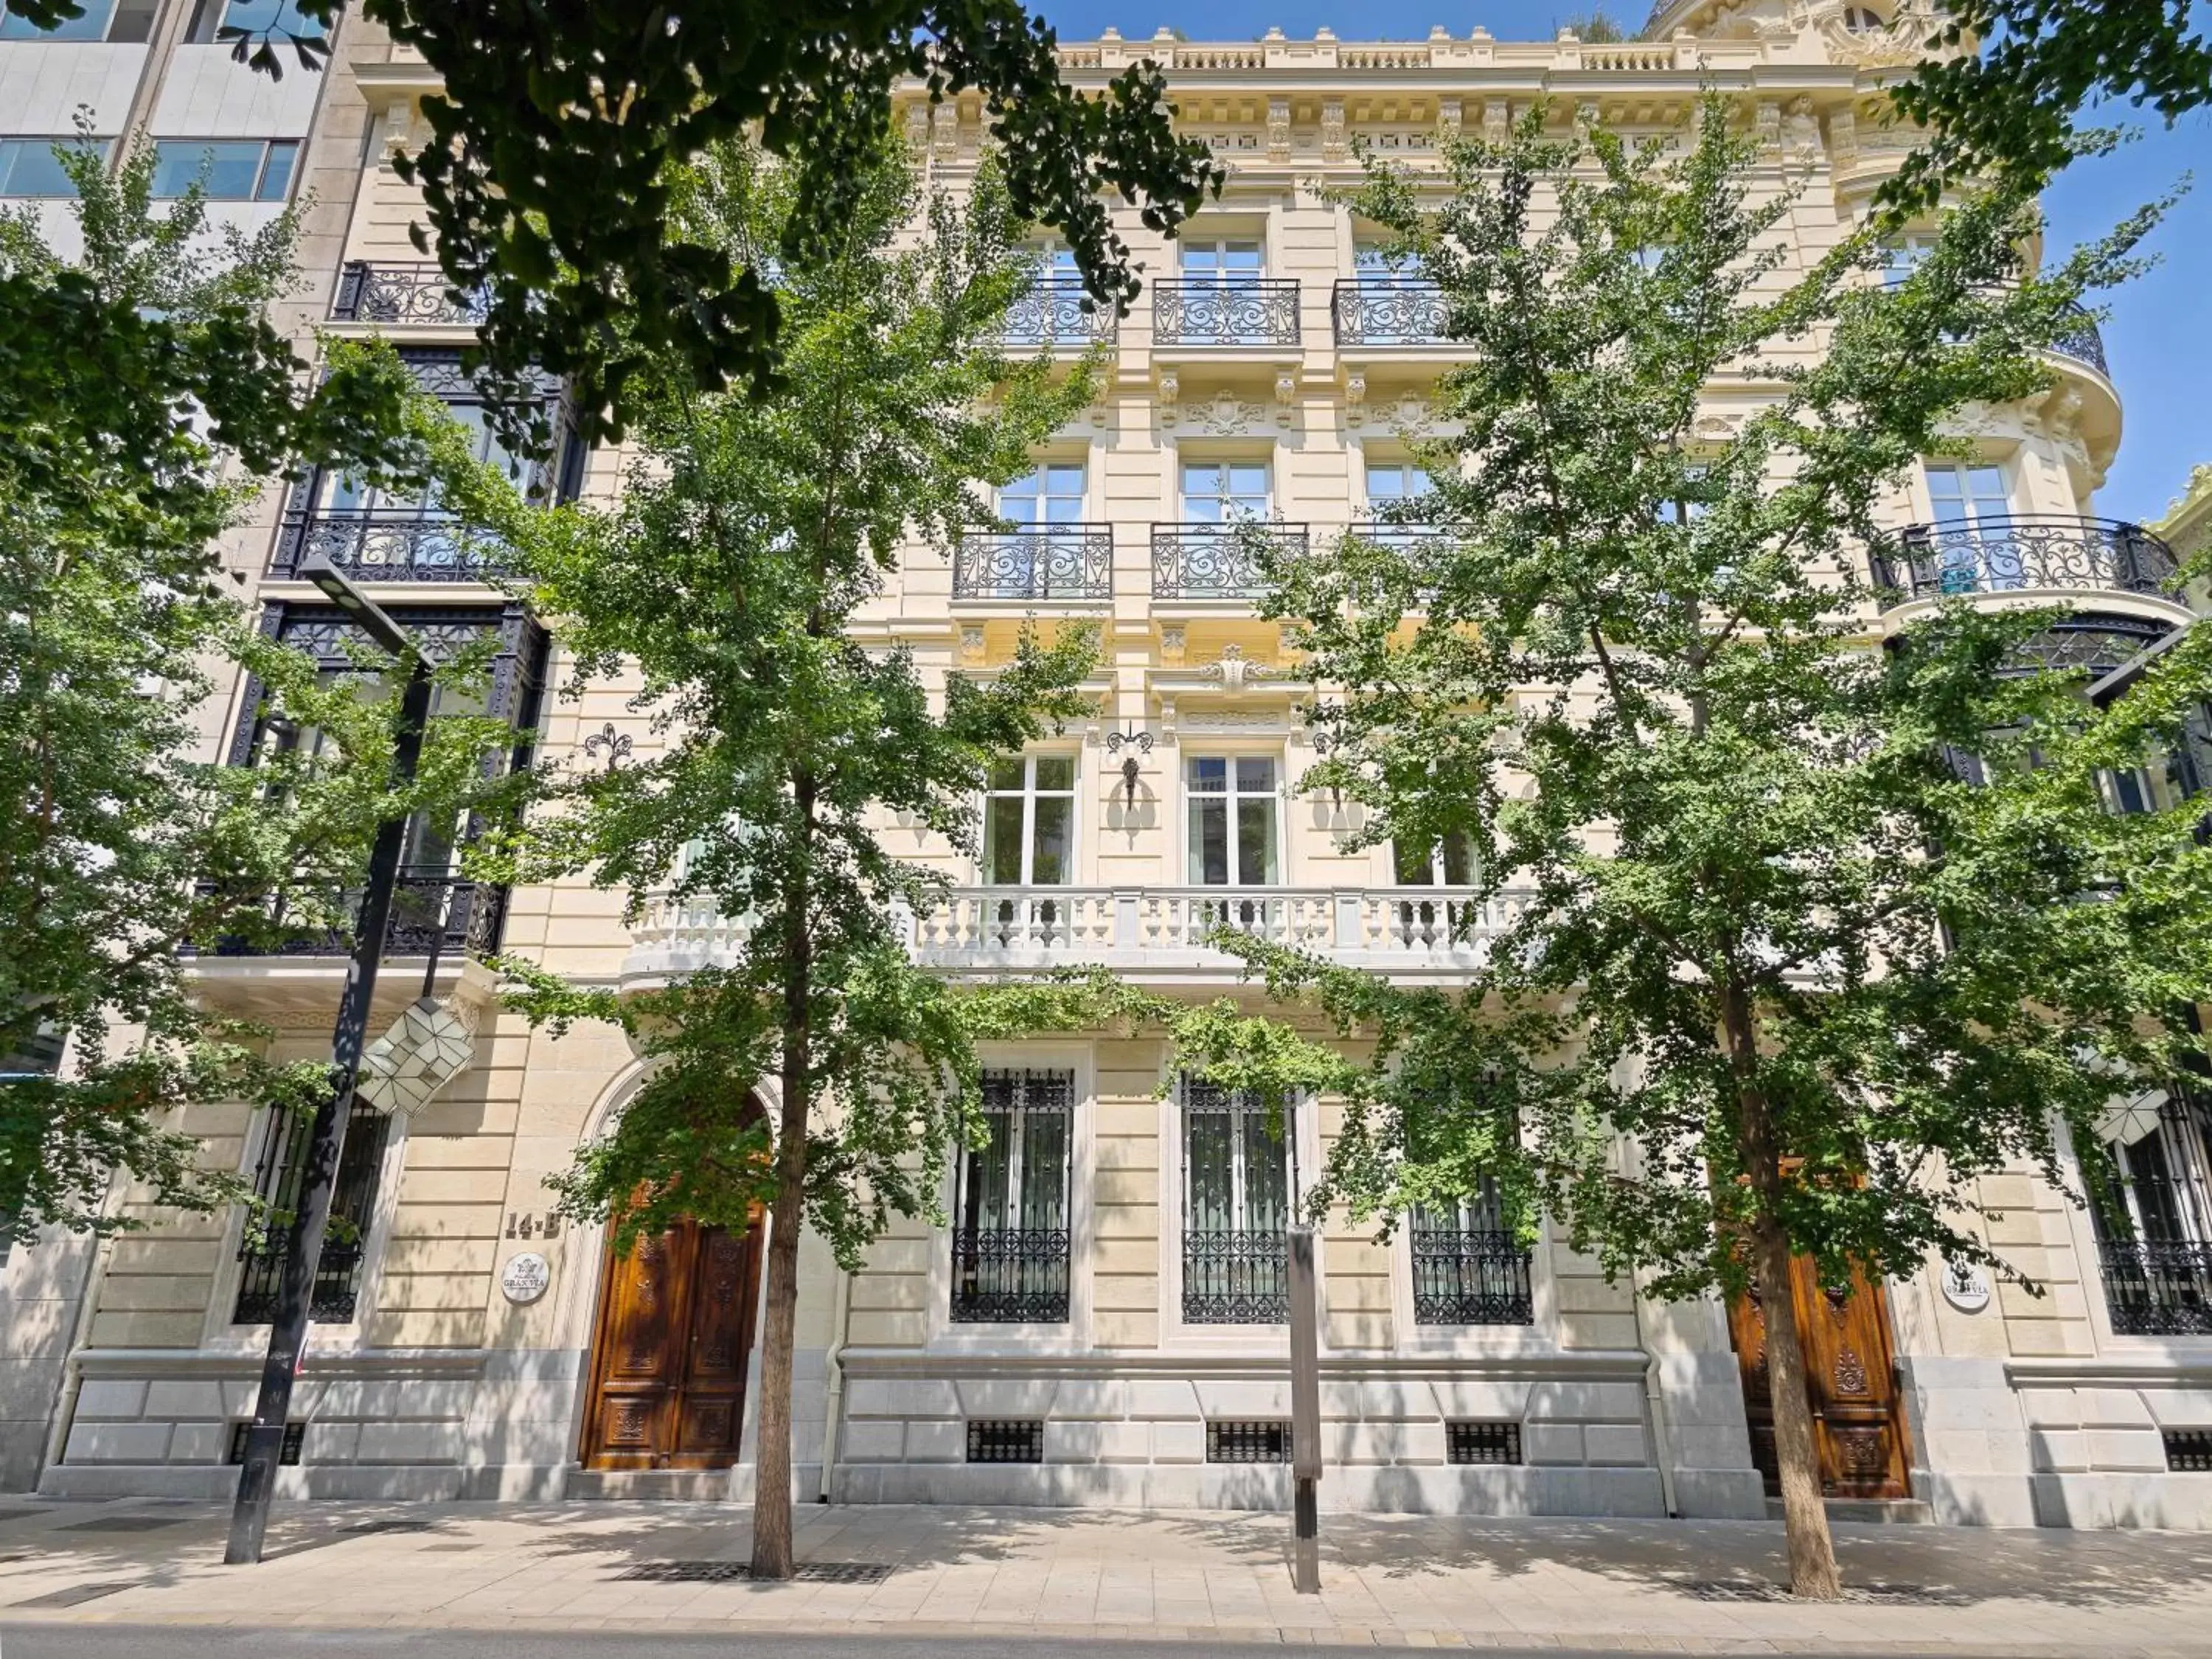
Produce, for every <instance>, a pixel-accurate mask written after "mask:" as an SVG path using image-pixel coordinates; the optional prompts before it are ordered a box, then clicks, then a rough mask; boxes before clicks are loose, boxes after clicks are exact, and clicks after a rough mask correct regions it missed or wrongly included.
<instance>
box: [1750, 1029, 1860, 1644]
mask: <svg viewBox="0 0 2212 1659" xmlns="http://www.w3.org/2000/svg"><path fill="white" fill-rule="evenodd" d="M1723 1006H1724V1008H1725V1010H1726V1014H1725V1018H1726V1021H1727V1024H1728V1036H1729V1054H1730V1059H1731V1060H1732V1061H1733V1062H1734V1065H1735V1072H1736V1076H1737V1079H1738V1086H1737V1091H1736V1102H1737V1109H1738V1112H1739V1114H1740V1121H1741V1125H1742V1129H1743V1157H1744V1162H1745V1164H1747V1166H1748V1167H1747V1169H1746V1170H1745V1171H1744V1174H1745V1175H1746V1176H1747V1177H1748V1179H1749V1180H1750V1182H1751V1190H1752V1198H1753V1212H1752V1221H1751V1266H1752V1272H1753V1275H1754V1276H1755V1277H1756V1279H1757V1280H1758V1284H1759V1291H1760V1303H1759V1310H1760V1312H1761V1313H1762V1314H1763V1315H1764V1316H1765V1324H1766V1383H1767V1393H1768V1395H1769V1397H1770V1399H1771V1402H1772V1405H1773V1407H1774V1461H1775V1462H1776V1464H1777V1466H1778V1468H1779V1471H1780V1473H1781V1476H1782V1528H1783V1533H1784V1537H1785V1539H1786V1540H1787V1541H1788V1545H1789V1550H1790V1591H1791V1593H1792V1594H1793V1595H1799V1596H1802V1597H1803V1598H1804V1599H1806V1600H1808V1601H1835V1600H1836V1599H1837V1598H1838V1596H1840V1595H1842V1594H1843V1580H1842V1577H1841V1575H1840V1574H1839V1573H1838V1571H1837V1569H1836V1542H1835V1539H1834V1538H1833V1537H1832V1535H1831V1534H1830V1533H1829V1531H1828V1509H1827V1504H1826V1503H1825V1502H1824V1501H1823V1499H1822V1498H1821V1496H1820V1449H1819V1447H1818V1446H1817V1445H1815V1444H1814V1439H1813V1404H1812V1400H1811V1398H1810V1396H1809V1395H1808V1393H1807V1391H1806V1387H1805V1347H1804V1343H1803V1341H1802V1339H1801V1337H1800V1335H1799V1334H1798V1330H1797V1297H1796V1285H1795V1281H1794V1280H1793V1279H1792V1277H1791V1273H1790V1239H1789V1236H1788V1235H1787V1234H1785V1233H1784V1231H1783V1230H1782V1178H1783V1177H1782V1149H1781V1148H1780V1147H1779V1146H1777V1145H1776V1144H1775V1140H1774V1124H1773V1121H1772V1119H1771V1118H1770V1117H1769V1116H1768V1115H1767V1110H1766V1096H1765V1092H1764V1091H1761V1090H1760V1089H1759V1087H1758V1086H1757V1084H1756V1081H1755V1073H1754V1072H1753V1064H1754V1062H1755V1060H1756V1053H1757V1051H1756V1046H1755V1045H1756V1037H1755V1036H1754V1033H1753V1029H1752V1023H1751V1011H1750V1007H1749V1005H1748V1004H1747V1001H1746V1000H1745V998H1744V996H1743V994H1742V992H1741V990H1740V989H1738V988H1737V987H1729V988H1728V989H1727V990H1726V991H1725V992H1724V994H1723Z"/></svg>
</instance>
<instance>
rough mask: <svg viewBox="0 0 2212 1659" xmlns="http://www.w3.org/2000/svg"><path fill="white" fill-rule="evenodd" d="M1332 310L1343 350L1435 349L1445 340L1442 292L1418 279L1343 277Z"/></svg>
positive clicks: (1339, 282) (1339, 342) (1412, 277)
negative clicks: (1364, 347) (1427, 346)
mask: <svg viewBox="0 0 2212 1659" xmlns="http://www.w3.org/2000/svg"><path fill="white" fill-rule="evenodd" d="M1328 310H1329V319H1330V322H1331V324H1332V325H1333V326H1334V329H1335V331H1336V343H1337V344H1339V345H1340V346H1346V345H1362V346H1415V345H1435V344H1437V343H1440V342H1441V341H1443V339H1444V337H1445V333H1444V323H1445V313H1444V296H1443V289H1439V288H1438V287H1437V285H1436V284H1435V283H1431V282H1427V281H1425V280H1423V279H1422V278H1420V277H1419V276H1340V277H1339V278H1338V279H1337V283H1336V290H1335V292H1334V294H1333V295H1331V296H1330V298H1329V307H1328Z"/></svg>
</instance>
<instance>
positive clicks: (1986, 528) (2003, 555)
mask: <svg viewBox="0 0 2212 1659" xmlns="http://www.w3.org/2000/svg"><path fill="white" fill-rule="evenodd" d="M1924 471H1925V475H1926V477H1927V480H1928V501H1929V507H1930V509H1931V510H1932V512H1933V514H1934V517H1935V520H1936V522H1935V526H1934V529H1933V542H1934V551H1935V552H1936V555H1937V557H1938V564H1939V568H1940V572H1941V574H1940V576H1939V580H1940V582H1941V585H1942V591H1943V592H1946V593H1972V592H1978V591H1981V590H1984V589H2002V588H2011V587H2020V586H2025V585H2026V582H2027V575H2026V573H2025V570H2024V568H2023V567H2022V564H2021V550H2020V548H2019V547H2018V545H2017V544H2015V543H2014V541H2013V540H2012V538H2011V537H2010V535H2009V534H2008V532H2007V530H2006V528H2005V526H2006V521H2007V520H2008V519H2009V518H2010V516H2011V513H2012V497H2011V494H2010V492H2009V491H2008V489H2006V488H2005V474H2004V468H2003V467H2002V466H1997V465H1990V464H1989V463H1986V462H1980V461H1929V462H1927V463H1926V464H1925V467H1924Z"/></svg>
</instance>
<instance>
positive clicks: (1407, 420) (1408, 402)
mask: <svg viewBox="0 0 2212 1659" xmlns="http://www.w3.org/2000/svg"><path fill="white" fill-rule="evenodd" d="M1390 412H1391V414H1392V416H1394V417H1395V418H1394V421H1393V424H1394V425H1395V427H1396V428H1397V429H1398V430H1399V431H1400V432H1401V433H1402V434H1403V435H1406V436H1407V437H1409V438H1425V437H1427V436H1429V435H1431V433H1433V432H1434V431H1435V430H1436V420H1435V411H1434V410H1431V408H1430V407H1429V404H1428V400H1427V399H1426V398H1417V397H1415V396H1414V395H1413V393H1412V392H1407V393H1406V395H1405V396H1403V397H1402V398H1399V399H1398V401H1397V402H1396V403H1395V404H1393V405H1392V406H1391V410H1390Z"/></svg>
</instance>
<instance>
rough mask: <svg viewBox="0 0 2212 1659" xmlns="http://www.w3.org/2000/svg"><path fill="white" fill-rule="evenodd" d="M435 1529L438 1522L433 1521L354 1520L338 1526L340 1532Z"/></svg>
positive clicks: (426, 1530) (428, 1530) (432, 1530)
mask: <svg viewBox="0 0 2212 1659" xmlns="http://www.w3.org/2000/svg"><path fill="white" fill-rule="evenodd" d="M437 1529H438V1523H437V1522H435V1521H356V1522H354V1523H353V1525H351V1526H349V1527H341V1528H338V1530H339V1531H340V1532H353V1533H381V1532H435V1531H436V1530H437Z"/></svg>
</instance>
